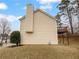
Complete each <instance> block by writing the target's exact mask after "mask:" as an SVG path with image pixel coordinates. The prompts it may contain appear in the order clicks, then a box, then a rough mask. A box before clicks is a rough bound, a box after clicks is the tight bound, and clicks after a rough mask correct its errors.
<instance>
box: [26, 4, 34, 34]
mask: <svg viewBox="0 0 79 59" xmlns="http://www.w3.org/2000/svg"><path fill="white" fill-rule="evenodd" d="M33 18H34V17H33V6H32V5H31V4H28V5H27V16H26V23H27V24H26V32H28V33H29V32H30V33H31V32H33V26H34V24H33V20H34V19H33Z"/></svg>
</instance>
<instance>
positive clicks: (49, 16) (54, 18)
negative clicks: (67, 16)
mask: <svg viewBox="0 0 79 59" xmlns="http://www.w3.org/2000/svg"><path fill="white" fill-rule="evenodd" d="M38 11H40V12H42V13H43V14H45V15H47V16H49V17H50V18H52V19H56V18H55V17H53V16H51V15H49V14H48V13H46V12H45V11H43V10H41V9H38V10H36V11H34V13H36V12H38Z"/></svg>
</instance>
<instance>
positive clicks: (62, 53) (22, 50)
mask: <svg viewBox="0 0 79 59" xmlns="http://www.w3.org/2000/svg"><path fill="white" fill-rule="evenodd" d="M0 59H79V48H78V47H77V48H76V47H70V46H59V45H50V46H49V45H26V46H20V47H15V48H2V49H0Z"/></svg>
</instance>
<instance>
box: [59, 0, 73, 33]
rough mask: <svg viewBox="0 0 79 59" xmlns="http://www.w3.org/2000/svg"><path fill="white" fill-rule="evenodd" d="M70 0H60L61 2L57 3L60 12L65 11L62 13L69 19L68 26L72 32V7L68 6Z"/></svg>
mask: <svg viewBox="0 0 79 59" xmlns="http://www.w3.org/2000/svg"><path fill="white" fill-rule="evenodd" d="M69 4H70V1H69V0H62V2H61V3H60V4H59V10H60V11H61V12H65V14H64V15H66V16H67V17H68V19H69V23H70V27H71V33H72V34H73V32H74V31H73V25H72V15H71V10H72V8H71V7H69Z"/></svg>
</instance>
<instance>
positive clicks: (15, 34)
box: [10, 31, 21, 46]
mask: <svg viewBox="0 0 79 59" xmlns="http://www.w3.org/2000/svg"><path fill="white" fill-rule="evenodd" d="M20 41H21V36H20V32H19V31H13V32H12V33H11V35H10V42H11V43H15V44H16V45H17V46H19V45H20Z"/></svg>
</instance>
